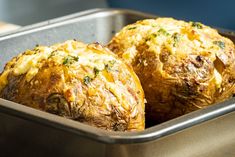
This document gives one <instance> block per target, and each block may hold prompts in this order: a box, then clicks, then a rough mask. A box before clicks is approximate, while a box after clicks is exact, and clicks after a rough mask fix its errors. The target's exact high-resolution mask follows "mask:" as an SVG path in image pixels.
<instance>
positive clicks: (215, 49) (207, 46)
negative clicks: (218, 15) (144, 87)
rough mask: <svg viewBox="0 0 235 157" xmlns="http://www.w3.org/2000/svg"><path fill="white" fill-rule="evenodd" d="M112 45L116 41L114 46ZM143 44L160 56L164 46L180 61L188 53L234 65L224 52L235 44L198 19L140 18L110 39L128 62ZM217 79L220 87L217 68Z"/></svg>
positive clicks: (144, 47)
mask: <svg viewBox="0 0 235 157" xmlns="http://www.w3.org/2000/svg"><path fill="white" fill-rule="evenodd" d="M112 44H115V45H114V48H112V46H113V45H112ZM140 45H143V46H142V49H143V51H144V50H145V49H147V51H148V52H152V53H154V55H155V56H160V54H161V53H162V49H163V48H165V49H166V50H167V52H169V54H170V55H174V56H175V57H176V58H177V59H179V60H183V59H184V58H187V57H188V56H189V55H203V56H205V57H207V58H208V59H209V60H210V61H211V62H212V63H213V62H214V61H215V60H216V57H218V58H219V59H220V60H221V61H222V62H223V64H224V65H226V64H231V63H229V61H228V57H227V55H229V54H225V53H226V52H230V51H231V47H233V43H232V42H231V41H230V40H229V39H227V38H224V37H222V36H220V35H219V34H218V32H217V31H216V30H215V29H212V28H210V27H208V26H205V25H203V24H201V23H198V22H184V21H180V20H175V19H173V18H157V19H147V20H142V21H138V22H136V23H134V24H131V25H128V26H126V27H124V28H123V29H122V30H121V31H120V32H119V33H117V34H116V35H115V37H114V38H113V39H112V40H111V42H110V47H111V49H112V50H113V51H114V52H115V50H116V53H117V54H118V55H119V56H120V57H121V58H123V59H124V60H125V61H126V62H127V63H129V64H132V62H133V60H135V59H134V58H135V57H136V56H138V53H139V52H140V51H141V50H139V49H140V48H141V46H140ZM115 47H117V48H115ZM137 49H138V50H137ZM142 63H144V62H143V61H142ZM159 64H160V63H159ZM159 67H161V66H160V65H159ZM160 72H162V71H161V70H160ZM214 78H215V83H216V87H220V86H221V84H222V75H221V74H220V73H219V72H218V71H217V70H216V69H214Z"/></svg>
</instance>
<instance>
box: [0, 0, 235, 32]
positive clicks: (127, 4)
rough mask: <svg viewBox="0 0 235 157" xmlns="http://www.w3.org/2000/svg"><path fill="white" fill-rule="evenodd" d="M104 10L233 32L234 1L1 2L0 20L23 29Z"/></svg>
mask: <svg viewBox="0 0 235 157" xmlns="http://www.w3.org/2000/svg"><path fill="white" fill-rule="evenodd" d="M107 7H114V8H129V9H134V10H139V11H144V12H148V13H153V14H156V15H160V16H170V17H175V18H177V19H183V20H187V21H199V22H202V23H204V24H207V25H210V26H216V27H222V28H227V29H232V30H235V8H234V7H235V0H0V20H1V21H6V22H10V23H14V24H18V25H22V26H24V25H29V24H32V23H37V22H40V21H44V20H48V19H51V18H55V17H60V16H64V15H67V14H71V13H75V12H79V11H83V10H87V9H93V8H107Z"/></svg>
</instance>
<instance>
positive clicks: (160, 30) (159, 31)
mask: <svg viewBox="0 0 235 157" xmlns="http://www.w3.org/2000/svg"><path fill="white" fill-rule="evenodd" d="M157 32H158V33H159V34H163V35H166V36H168V35H170V34H169V33H168V32H167V31H166V30H165V29H163V28H160V29H159V30H158V31H157Z"/></svg>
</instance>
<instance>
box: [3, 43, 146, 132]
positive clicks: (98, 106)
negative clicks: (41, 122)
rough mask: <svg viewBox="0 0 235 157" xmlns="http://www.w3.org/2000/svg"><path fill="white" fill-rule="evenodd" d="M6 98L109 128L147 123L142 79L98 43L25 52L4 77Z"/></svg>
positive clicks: (10, 64) (122, 128)
mask: <svg viewBox="0 0 235 157" xmlns="http://www.w3.org/2000/svg"><path fill="white" fill-rule="evenodd" d="M0 97H1V98H4V99H7V100H11V101H14V102H17V103H20V104H23V105H26V106H29V107H33V108H36V109H40V110H42V111H47V112H50V113H53V114H57V115H60V116H63V117H66V118H69V119H74V120H77V121H80V122H83V123H86V124H89V125H92V126H96V127H99V128H103V129H106V130H114V131H134V130H143V129H144V127H145V115H144V92H143V90H142V87H141V84H140V81H139V79H138V77H137V76H136V74H135V73H134V71H133V70H132V68H131V67H129V66H127V65H126V64H125V63H124V62H123V61H122V60H120V59H119V58H118V57H117V56H116V55H114V54H113V53H112V52H111V51H109V50H108V49H107V48H104V47H102V46H101V45H99V44H98V43H97V44H89V45H86V44H83V43H81V42H78V41H75V40H69V41H66V42H64V43H61V44H56V45H53V46H50V47H47V46H37V47H35V48H34V49H33V50H27V51H26V52H24V53H22V54H19V55H18V56H17V57H15V58H13V59H12V60H11V61H9V62H8V63H7V64H6V66H5V68H4V71H3V72H2V73H1V75H0Z"/></svg>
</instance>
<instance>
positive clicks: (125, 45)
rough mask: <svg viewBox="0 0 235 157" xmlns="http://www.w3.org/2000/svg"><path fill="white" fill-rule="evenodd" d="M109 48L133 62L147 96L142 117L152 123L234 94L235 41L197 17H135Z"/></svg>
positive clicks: (114, 38)
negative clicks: (144, 115) (201, 21)
mask: <svg viewBox="0 0 235 157" xmlns="http://www.w3.org/2000/svg"><path fill="white" fill-rule="evenodd" d="M108 47H109V49H110V50H112V51H113V52H115V53H116V54H117V55H118V56H119V57H121V58H122V59H123V60H124V61H125V62H126V63H128V64H129V65H132V66H133V69H134V71H135V72H136V74H137V75H138V77H139V79H140V81H141V83H142V87H143V89H144V92H145V96H146V99H147V104H146V116H147V119H150V120H152V121H154V122H156V123H159V122H163V121H166V120H169V119H172V118H175V117H178V116H180V115H183V114H185V113H188V112H191V111H194V110H197V109H200V108H204V107H206V106H208V105H211V104H214V103H217V102H221V101H223V100H225V99H227V98H229V97H231V96H232V94H233V90H234V82H235V74H234V72H235V66H234V65H235V56H234V44H233V42H232V41H231V40H229V39H227V38H225V37H223V36H221V35H220V34H219V33H218V32H217V30H215V29H212V28H210V27H208V26H205V25H203V24H201V23H199V22H185V21H180V20H175V19H173V18H157V19H146V20H142V21H138V22H136V23H134V24H130V25H128V26H126V27H124V28H123V29H122V30H121V31H120V32H119V33H117V34H116V35H115V36H114V37H113V39H112V40H111V41H110V43H109V44H108Z"/></svg>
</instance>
